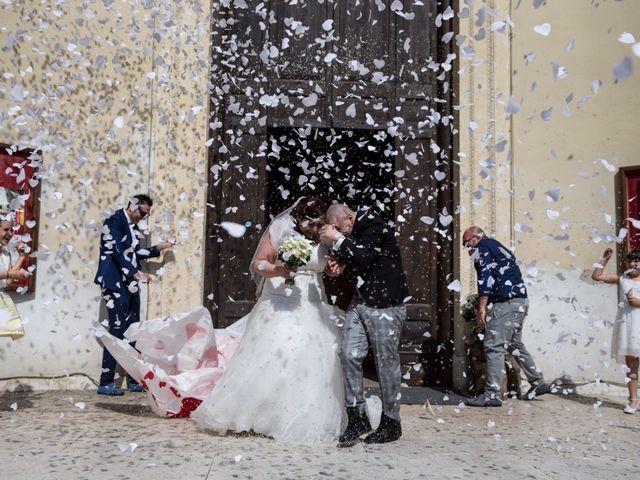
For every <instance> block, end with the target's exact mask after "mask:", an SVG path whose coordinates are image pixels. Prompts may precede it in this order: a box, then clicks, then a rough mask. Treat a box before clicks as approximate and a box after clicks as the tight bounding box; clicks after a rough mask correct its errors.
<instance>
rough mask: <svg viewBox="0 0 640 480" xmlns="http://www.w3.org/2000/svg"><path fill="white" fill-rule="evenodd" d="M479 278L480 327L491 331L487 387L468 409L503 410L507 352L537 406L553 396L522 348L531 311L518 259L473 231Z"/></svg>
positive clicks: (470, 241)
mask: <svg viewBox="0 0 640 480" xmlns="http://www.w3.org/2000/svg"><path fill="white" fill-rule="evenodd" d="M462 245H463V246H464V247H465V248H466V249H467V250H469V255H470V256H471V259H472V260H473V262H474V266H475V269H476V273H477V275H478V305H477V307H476V322H477V324H478V326H479V327H481V328H484V329H485V333H484V340H483V342H484V353H485V357H486V360H487V382H486V385H485V390H484V392H483V393H481V394H480V395H478V396H477V397H475V398H472V399H470V400H468V401H467V402H466V403H467V405H469V406H471V407H499V406H501V405H502V400H501V399H500V389H501V386H502V379H503V378H504V375H505V371H504V352H505V350H507V351H509V352H510V353H511V354H512V355H513V358H515V360H516V361H517V362H518V364H519V365H520V368H522V371H523V372H524V374H525V376H526V377H527V380H528V381H529V384H530V385H531V388H530V389H529V391H528V392H527V394H526V395H525V396H524V397H523V398H522V399H523V400H532V399H534V398H535V397H539V396H540V395H544V394H545V393H549V392H550V391H551V386H550V385H548V384H546V383H544V378H543V376H542V373H541V372H540V371H539V370H538V369H537V368H536V365H535V363H534V361H533V357H532V356H531V354H530V353H529V351H528V350H527V347H525V345H524V343H522V325H523V323H524V319H525V317H526V316H527V312H528V310H529V299H528V298H527V289H526V288H525V286H524V282H523V281H522V274H521V273H520V267H518V265H517V264H516V257H515V256H514V255H513V253H512V252H511V251H510V250H509V249H508V248H507V247H505V246H504V245H502V244H501V243H500V242H498V241H497V240H494V239H493V238H489V237H487V236H486V235H485V233H484V232H483V231H482V229H481V228H480V227H476V226H473V227H469V228H468V229H467V230H466V231H465V232H464V234H463V235H462Z"/></svg>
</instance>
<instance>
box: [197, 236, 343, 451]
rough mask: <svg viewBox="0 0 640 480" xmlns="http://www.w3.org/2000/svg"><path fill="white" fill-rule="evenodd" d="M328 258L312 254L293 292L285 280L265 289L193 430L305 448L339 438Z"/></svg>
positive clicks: (319, 249)
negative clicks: (255, 436) (248, 434)
mask: <svg viewBox="0 0 640 480" xmlns="http://www.w3.org/2000/svg"><path fill="white" fill-rule="evenodd" d="M326 253H327V252H326V249H325V248H324V247H323V246H320V245H316V246H314V248H313V250H312V258H311V260H310V262H309V263H308V264H307V265H306V266H305V267H303V268H301V269H299V270H298V274H297V275H296V276H295V285H293V286H289V285H286V284H285V280H284V279H283V278H270V279H266V280H265V281H264V284H263V286H262V293H261V295H260V298H259V299H258V302H257V303H256V305H255V307H254V308H253V310H252V311H251V312H250V313H249V314H248V315H247V317H245V318H246V330H245V332H244V335H243V337H242V340H241V342H240V345H239V346H238V349H237V350H236V352H235V354H234V356H233V357H232V358H231V361H230V362H229V364H228V365H227V367H226V369H225V371H224V374H223V376H222V378H221V379H220V381H219V382H218V383H217V384H216V386H215V388H214V389H213V391H212V392H211V394H210V395H209V396H208V397H207V398H206V399H205V400H204V402H203V403H202V404H201V405H200V406H199V407H198V409H197V410H196V411H195V412H193V413H192V414H191V418H192V419H193V420H195V421H196V422H197V423H198V424H200V425H202V426H204V427H206V428H210V429H214V430H216V431H219V432H225V431H227V430H232V431H236V432H243V431H254V432H257V433H262V434H265V435H269V436H271V437H273V438H274V439H276V440H280V441H293V442H304V443H306V442H315V441H331V440H334V439H335V438H336V437H337V436H338V435H339V434H340V433H341V430H342V421H343V412H344V393H343V389H344V386H343V379H342V370H341V367H340V360H339V357H338V348H339V330H338V327H337V326H336V320H337V311H336V310H335V309H334V307H332V306H330V305H329V304H328V302H327V299H326V296H325V292H324V286H323V283H322V272H323V271H324V268H325V265H326V259H325V258H324V256H325V255H326Z"/></svg>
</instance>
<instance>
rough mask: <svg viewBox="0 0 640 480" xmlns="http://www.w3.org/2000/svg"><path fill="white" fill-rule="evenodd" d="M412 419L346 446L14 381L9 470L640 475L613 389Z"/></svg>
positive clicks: (96, 474)
mask: <svg viewBox="0 0 640 480" xmlns="http://www.w3.org/2000/svg"><path fill="white" fill-rule="evenodd" d="M309 414H310V415H312V414H313V412H309ZM434 414H435V415H434ZM402 420H403V430H404V436H403V437H402V439H401V440H400V441H398V442H395V443H392V444H387V445H382V446H365V445H358V446H356V447H354V448H352V449H338V448H336V445H335V444H332V443H328V444H316V445H294V444H280V443H275V442H274V441H273V440H271V439H269V438H266V437H259V436H253V435H227V436H218V435H215V434H213V433H211V432H208V431H206V430H203V429H201V428H200V427H198V426H197V425H196V424H194V423H193V422H191V421H190V420H188V419H162V418H158V417H156V416H155V415H154V414H153V413H152V412H151V410H150V408H149V407H148V405H147V403H146V395H144V394H131V393H129V394H127V395H125V396H124V397H120V398H113V397H104V396H98V395H96V394H95V391H80V390H77V391H75V390H74V391H48V392H22V393H10V392H7V393H4V394H0V431H1V432H2V434H1V435H0V437H1V438H0V465H1V467H0V468H1V471H2V473H1V474H0V478H2V479H7V480H9V479H10V480H13V479H34V480H36V479H37V480H45V479H63V478H64V479H109V480H111V479H132V480H133V479H135V480H140V479H143V480H144V479H153V480H160V479H234V478H238V479H269V480H275V479H292V480H293V479H295V480H297V479H324V478H326V479H345V480H355V479H366V480H378V479H411V478H428V479H444V478H446V479H449V478H451V479H477V478H491V479H499V478H505V479H506V478H508V479H514V480H515V479H580V480H584V479H591V478H594V479H623V478H630V479H635V480H637V479H638V478H640V413H638V414H636V415H625V414H623V413H622V410H621V406H620V405H618V404H614V403H610V402H608V401H597V400H595V399H593V398H586V397H577V396H572V397H567V396H562V395H546V396H544V397H542V398H540V399H537V400H534V401H532V402H523V401H519V400H513V401H509V402H506V403H505V404H504V405H503V406H502V407H501V408H490V409H472V408H468V407H467V408H465V407H462V406H456V405H446V406H437V405H434V406H433V408H432V410H429V409H428V408H425V407H424V406H420V405H418V406H416V405H413V406H404V405H403V407H402ZM134 444H135V445H137V446H136V447H135V448H133V445H134Z"/></svg>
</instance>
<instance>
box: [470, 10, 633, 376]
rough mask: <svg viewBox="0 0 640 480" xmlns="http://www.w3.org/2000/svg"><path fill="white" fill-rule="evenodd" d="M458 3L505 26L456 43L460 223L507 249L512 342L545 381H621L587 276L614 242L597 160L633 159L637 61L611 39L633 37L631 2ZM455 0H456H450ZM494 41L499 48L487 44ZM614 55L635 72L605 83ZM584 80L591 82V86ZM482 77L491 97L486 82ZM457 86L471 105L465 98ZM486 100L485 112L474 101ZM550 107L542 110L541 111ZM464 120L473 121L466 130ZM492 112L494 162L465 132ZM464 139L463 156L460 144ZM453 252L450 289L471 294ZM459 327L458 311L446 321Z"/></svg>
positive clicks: (483, 125) (618, 162)
mask: <svg viewBox="0 0 640 480" xmlns="http://www.w3.org/2000/svg"><path fill="white" fill-rule="evenodd" d="M471 3H472V4H473V13H474V14H476V15H477V12H478V11H479V10H480V9H482V8H483V7H490V9H491V12H493V15H492V14H488V20H487V22H486V23H485V25H484V27H485V28H486V29H487V32H489V31H490V28H489V27H490V26H491V25H495V24H496V23H495V22H505V23H506V24H507V25H509V24H510V22H511V25H510V28H506V29H504V31H500V30H499V29H497V30H496V31H494V32H493V33H488V35H487V38H485V39H483V40H474V41H471V42H467V43H466V44H465V45H468V44H469V43H471V44H473V45H474V47H475V50H476V55H475V56H474V57H473V58H471V59H466V60H465V59H464V58H463V59H462V60H461V66H462V67H464V66H466V67H467V69H470V70H472V71H473V75H475V79H474V81H473V82H470V81H469V75H468V71H466V72H463V74H462V75H461V77H460V90H459V91H460V98H461V102H460V103H461V104H462V105H463V107H462V109H461V113H460V138H459V143H460V151H462V152H463V153H466V154H467V157H466V158H465V159H463V160H461V166H460V171H461V175H462V179H461V190H460V204H461V206H462V207H464V212H463V213H462V214H461V215H460V228H461V229H463V228H464V227H465V226H467V225H468V224H471V223H476V224H478V225H480V226H482V227H484V228H486V229H487V231H489V232H490V233H491V234H492V235H495V236H496V238H498V239H499V240H500V241H502V242H503V243H505V244H506V245H507V246H512V247H514V248H515V253H516V256H517V257H518V259H519V260H520V261H521V262H522V270H523V273H525V275H526V282H527V284H528V289H529V296H530V299H531V303H532V306H531V310H530V315H529V317H528V320H527V325H526V328H525V341H526V343H527V345H528V346H529V348H530V350H532V351H533V353H534V356H535V358H536V361H537V362H538V365H539V366H540V367H541V368H542V370H543V371H544V372H545V375H546V376H547V377H548V378H550V379H553V378H555V377H559V376H565V377H568V378H570V379H571V380H573V381H575V382H578V383H581V382H585V381H591V380H594V379H596V378H604V379H606V380H610V381H618V382H622V381H623V379H624V377H623V375H622V374H621V373H620V371H619V368H618V367H617V366H616V365H615V364H614V363H613V362H612V361H611V359H610V338H611V323H610V322H612V321H613V319H614V316H615V311H616V305H617V297H616V291H615V288H614V287H609V286H604V285H595V284H594V283H593V282H592V281H591V280H590V275H591V268H592V264H593V262H594V261H596V260H597V259H598V258H599V256H600V254H601V253H602V251H603V250H604V248H606V247H607V246H615V243H612V241H613V237H615V235H616V233H617V228H616V225H615V218H616V215H615V200H616V195H617V193H616V191H615V172H610V171H609V170H607V168H605V164H604V163H603V162H601V161H600V159H605V160H606V161H607V162H608V164H611V165H614V166H616V167H623V166H629V165H640V160H639V159H638V158H637V152H638V151H639V150H640V139H639V138H638V136H637V135H634V133H635V132H636V131H637V130H638V117H637V112H638V111H639V109H640V96H639V95H638V92H639V91H640V75H639V74H638V72H637V70H638V66H639V65H640V63H639V59H638V57H637V56H635V55H634V53H633V49H632V45H629V44H623V43H621V42H620V41H619V40H618V38H619V36H620V35H621V34H623V32H629V33H631V34H633V35H634V36H635V38H636V39H640V15H638V10H637V7H638V6H637V5H636V3H635V2H618V1H605V0H601V1H597V2H585V1H581V0H563V1H562V2H559V1H556V2H551V1H547V2H543V3H542V4H541V5H540V6H539V7H538V8H535V6H534V2H532V1H525V0H522V1H518V0H514V1H507V0H503V1H500V0H496V1H489V0H486V1H476V2H471ZM464 7H467V8H469V6H468V5H467V4H466V3H464V2H462V1H461V2H460V8H464ZM487 12H488V10H487ZM477 18H478V17H477V16H475V17H474V21H475V20H476V19H477ZM545 23H548V24H549V25H550V31H549V33H548V35H546V36H545V35H541V34H540V33H538V32H536V31H535V28H536V27H538V29H539V30H541V31H542V32H543V33H544V28H543V27H541V26H542V25H544V24H545ZM479 28H480V27H478V26H477V25H475V23H474V22H471V21H469V20H466V21H464V20H461V21H460V33H463V34H471V35H476V34H478V30H479ZM491 37H493V41H492V42H490V41H489V39H490V38H491ZM509 38H510V41H509V40H508V39H509ZM505 41H507V45H508V47H507V49H506V50H504V49H500V46H501V45H503V44H504V42H505ZM491 44H493V47H492V46H491ZM625 57H627V58H629V61H630V62H631V63H632V64H633V65H634V66H635V70H636V73H635V75H632V76H631V77H629V78H627V79H626V80H624V81H616V79H615V76H614V73H613V67H614V65H615V64H618V63H620V62H621V61H622V60H623V59H624V58H625ZM480 60H484V61H485V62H486V63H484V62H480ZM474 62H476V63H477V65H476V66H473V64H474ZM527 63H528V64H527ZM487 72H489V73H487ZM491 72H492V73H491ZM505 72H508V75H507V77H506V80H505V76H504V75H505ZM562 77H564V78H562ZM594 81H601V82H602V85H601V86H599V88H596V90H597V93H594V91H593V90H592V88H593V87H592V85H593V82H594ZM490 84H493V85H494V86H495V96H494V97H492V96H491V95H489V94H488V93H486V92H487V85H490ZM598 85H599V84H598ZM470 89H473V92H474V94H475V97H476V101H475V102H469V98H470V95H469V91H470ZM483 92H485V93H486V94H485V95H482V93H483ZM571 95H572V96H573V98H572V99H571V100H570V101H568V99H569V98H570V96H571ZM511 96H513V97H514V98H515V100H516V101H517V103H518V104H519V105H520V111H519V112H518V113H515V114H513V115H509V114H508V113H507V112H506V111H505V106H506V104H507V102H508V100H509V98H510V97H511ZM478 97H479V98H478ZM492 99H493V100H495V102H496V108H495V110H494V111H495V112H496V116H495V117H491V115H490V113H489V110H487V109H486V105H487V104H490V102H491V101H492ZM483 102H484V103H483ZM471 105H473V107H472V106H471ZM550 108H553V111H552V113H551V115H550V119H548V120H547V121H545V120H544V119H543V118H542V117H541V115H542V113H543V112H544V111H548V109H550ZM471 121H474V122H475V123H476V124H477V125H478V128H477V130H476V131H475V133H474V134H473V135H470V133H469V129H468V126H469V122H471ZM493 121H495V122H496V124H500V125H502V131H503V132H505V138H506V140H507V146H506V148H505V150H504V152H502V153H495V154H494V156H493V158H494V159H495V161H496V162H497V166H498V167H497V168H487V167H486V166H485V167H483V166H482V162H483V161H484V162H485V165H486V159H487V158H491V152H490V151H489V150H487V149H486V148H485V149H483V148H482V147H483V146H486V145H483V144H482V143H481V142H478V140H477V138H478V137H480V138H482V137H483V136H484V135H486V134H487V133H488V132H492V131H493V132H496V131H499V130H501V128H500V127H495V128H494V129H493V130H492V122H493ZM474 137H475V140H473V138H474ZM485 138H486V137H485ZM473 142H475V145H476V149H475V154H471V155H469V150H470V147H469V145H472V143H473ZM472 153H473V152H472ZM556 189H557V191H559V194H558V200H557V201H552V200H550V199H548V195H546V192H548V191H552V196H553V195H555V193H556V192H555V191H554V190H556ZM479 191H480V192H482V193H483V195H482V198H481V199H479V200H473V196H470V194H471V195H472V194H473V193H474V192H476V193H477V192H479ZM492 218H495V221H492ZM465 255H466V254H465V252H463V251H462V250H460V258H461V267H460V277H461V280H462V284H463V286H464V287H465V288H466V290H464V291H463V292H462V293H463V295H464V294H466V293H468V292H469V291H473V289H474V278H475V277H474V273H473V271H472V269H471V268H470V265H469V264H468V262H467V261H466V258H465ZM614 268H615V267H614ZM462 327H463V325H461V323H460V322H458V331H459V332H462V331H463V329H462Z"/></svg>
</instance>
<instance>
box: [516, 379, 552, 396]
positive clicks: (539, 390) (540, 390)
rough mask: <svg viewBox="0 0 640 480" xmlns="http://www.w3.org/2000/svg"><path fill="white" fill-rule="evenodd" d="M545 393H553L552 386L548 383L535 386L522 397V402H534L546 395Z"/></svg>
mask: <svg viewBox="0 0 640 480" xmlns="http://www.w3.org/2000/svg"><path fill="white" fill-rule="evenodd" d="M545 393H551V385H549V384H548V383H544V382H543V383H539V384H537V385H533V386H532V387H531V388H530V389H529V391H528V392H527V393H526V394H524V395H523V396H522V400H533V399H534V398H536V397H539V396H540V395H544V394H545Z"/></svg>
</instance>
